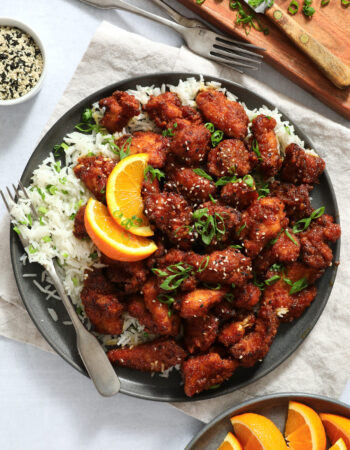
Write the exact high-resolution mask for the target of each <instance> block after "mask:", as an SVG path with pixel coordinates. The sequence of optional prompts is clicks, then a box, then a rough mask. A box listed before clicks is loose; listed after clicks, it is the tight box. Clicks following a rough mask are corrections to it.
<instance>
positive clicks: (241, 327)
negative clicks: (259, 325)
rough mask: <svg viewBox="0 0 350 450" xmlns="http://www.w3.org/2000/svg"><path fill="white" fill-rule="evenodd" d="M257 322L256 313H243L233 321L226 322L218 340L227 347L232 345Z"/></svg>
mask: <svg viewBox="0 0 350 450" xmlns="http://www.w3.org/2000/svg"><path fill="white" fill-rule="evenodd" d="M254 324H255V316H254V314H248V315H245V316H244V315H243V314H241V315H240V317H237V318H235V319H234V320H233V321H232V322H229V323H226V324H225V325H224V326H223V327H222V328H221V330H220V333H219V336H218V342H220V343H221V344H223V345H224V346H225V347H231V346H232V345H234V344H237V342H239V341H240V340H241V339H242V338H243V336H245V334H246V332H247V331H248V330H249V329H251V328H252V327H253V326H254Z"/></svg>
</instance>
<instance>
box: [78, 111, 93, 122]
mask: <svg viewBox="0 0 350 450" xmlns="http://www.w3.org/2000/svg"><path fill="white" fill-rule="evenodd" d="M81 118H82V121H83V122H89V121H90V120H91V119H92V110H91V109H90V108H85V109H84V111H83V113H82V115H81Z"/></svg>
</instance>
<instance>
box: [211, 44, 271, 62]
mask: <svg viewBox="0 0 350 450" xmlns="http://www.w3.org/2000/svg"><path fill="white" fill-rule="evenodd" d="M214 48H215V49H216V50H217V51H215V54H217V55H218V56H225V57H229V58H232V59H234V60H236V59H240V60H242V61H248V62H251V63H254V64H261V62H262V61H260V60H259V59H253V58H248V57H247V56H241V55H236V53H227V54H226V53H222V52H220V50H222V49H221V48H219V47H216V46H215V45H214Z"/></svg>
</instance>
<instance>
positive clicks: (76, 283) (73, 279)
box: [72, 277, 79, 287]
mask: <svg viewBox="0 0 350 450" xmlns="http://www.w3.org/2000/svg"><path fill="white" fill-rule="evenodd" d="M72 281H73V284H74V286H75V287H77V286H78V284H79V280H78V278H77V277H72Z"/></svg>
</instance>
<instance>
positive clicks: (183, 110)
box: [144, 92, 202, 128]
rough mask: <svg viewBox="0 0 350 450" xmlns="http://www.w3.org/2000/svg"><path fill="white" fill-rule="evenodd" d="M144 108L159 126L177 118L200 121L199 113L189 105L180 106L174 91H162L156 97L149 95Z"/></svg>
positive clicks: (164, 126)
mask: <svg viewBox="0 0 350 450" xmlns="http://www.w3.org/2000/svg"><path fill="white" fill-rule="evenodd" d="M144 110H145V111H146V112H147V113H148V115H149V116H150V118H151V119H152V120H154V121H155V123H156V125H157V126H158V127H159V128H167V127H169V126H170V125H173V124H174V123H177V120H180V119H186V120H188V121H189V122H192V123H201V122H202V118H201V115H200V114H199V113H198V111H196V110H195V109H193V108H191V107H190V106H182V104H181V101H180V98H179V96H178V95H177V94H176V93H175V92H164V93H163V94H160V95H157V96H156V97H155V96H153V95H151V98H150V99H149V100H148V102H147V104H146V105H145V106H144Z"/></svg>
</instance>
